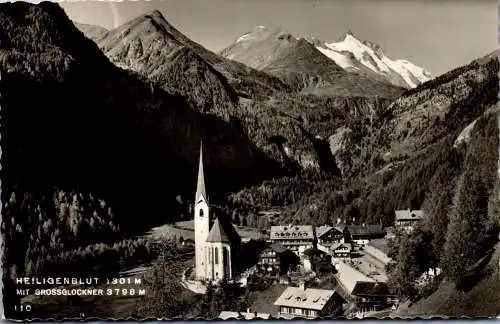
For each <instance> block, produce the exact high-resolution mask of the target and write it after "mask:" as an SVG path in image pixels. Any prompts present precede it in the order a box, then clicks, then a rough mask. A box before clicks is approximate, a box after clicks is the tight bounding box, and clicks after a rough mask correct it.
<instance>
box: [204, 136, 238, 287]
mask: <svg viewBox="0 0 500 324" xmlns="http://www.w3.org/2000/svg"><path fill="white" fill-rule="evenodd" d="M209 209H210V207H209V202H208V196H207V192H206V189H205V175H204V172H203V144H201V145H200V160H199V166H198V183H197V187H196V195H195V201H194V241H195V259H196V262H195V273H196V279H197V280H207V281H212V282H218V281H220V280H221V279H222V278H224V277H225V278H226V279H228V280H230V279H233V278H234V276H235V274H236V273H235V271H236V268H237V267H236V264H235V262H234V261H235V260H236V258H237V256H238V254H239V250H240V247H241V238H240V236H239V235H238V233H237V232H236V230H235V228H234V227H233V225H232V224H231V222H230V221H229V219H228V218H225V217H215V219H214V220H213V222H212V221H211V219H210V210H209Z"/></svg>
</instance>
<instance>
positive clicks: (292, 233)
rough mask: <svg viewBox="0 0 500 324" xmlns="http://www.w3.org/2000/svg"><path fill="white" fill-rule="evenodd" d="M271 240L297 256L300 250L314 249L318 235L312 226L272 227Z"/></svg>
mask: <svg viewBox="0 0 500 324" xmlns="http://www.w3.org/2000/svg"><path fill="white" fill-rule="evenodd" d="M270 240H271V242H272V243H280V244H281V245H283V246H284V247H285V248H287V249H290V250H291V251H293V252H295V253H296V254H297V255H299V254H300V252H299V250H305V249H310V248H314V247H315V246H316V235H315V233H314V228H313V226H312V225H288V226H271V233H270Z"/></svg>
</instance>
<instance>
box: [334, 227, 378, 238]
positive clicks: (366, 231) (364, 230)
mask: <svg viewBox="0 0 500 324" xmlns="http://www.w3.org/2000/svg"><path fill="white" fill-rule="evenodd" d="M346 226H347V228H348V229H349V233H351V235H353V236H356V235H376V236H379V235H385V232H384V229H383V227H382V225H380V224H378V225H370V224H362V225H359V224H355V225H345V224H342V225H337V226H335V228H336V229H337V230H339V231H341V232H343V231H344V229H345V228H346Z"/></svg>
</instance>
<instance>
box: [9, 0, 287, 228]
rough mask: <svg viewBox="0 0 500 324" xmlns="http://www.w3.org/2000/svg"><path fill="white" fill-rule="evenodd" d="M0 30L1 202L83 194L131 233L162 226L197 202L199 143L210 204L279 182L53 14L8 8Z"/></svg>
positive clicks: (233, 142) (47, 9)
mask: <svg viewBox="0 0 500 324" xmlns="http://www.w3.org/2000/svg"><path fill="white" fill-rule="evenodd" d="M0 26H2V28H1V30H0V40H1V42H2V49H1V52H0V53H1V57H2V59H1V61H0V62H1V69H2V71H4V72H3V73H2V90H3V91H2V120H3V124H2V127H3V129H2V149H3V154H2V172H3V177H2V186H3V189H4V190H3V191H2V193H3V197H2V198H3V199H7V198H6V197H8V194H9V192H10V191H11V190H12V188H14V187H17V188H24V189H25V190H45V189H47V190H51V189H52V188H54V187H62V188H69V190H71V189H74V188H80V189H82V190H87V191H90V192H95V193H96V194H101V195H103V196H104V197H105V198H106V199H109V200H110V201H111V202H112V205H113V206H114V207H115V208H116V214H117V216H118V218H120V219H121V220H122V221H123V223H122V225H123V226H124V227H125V228H127V227H128V228H135V229H138V228H139V227H140V226H147V224H148V223H149V222H151V221H159V219H158V217H160V218H161V219H162V221H163V222H165V221H166V220H167V221H168V219H169V217H170V218H173V217H175V214H176V212H175V209H172V208H177V207H176V206H177V203H176V202H175V197H176V195H178V194H182V195H185V194H187V195H188V197H189V196H190V194H191V193H192V190H193V185H194V184H195V177H196V166H197V163H198V162H197V158H198V156H199V152H198V148H199V143H200V139H203V140H204V148H205V149H206V152H205V154H204V156H205V163H206V164H205V165H206V169H207V171H206V174H207V184H208V186H209V187H211V189H210V190H211V191H212V192H213V195H214V196H217V192H221V191H227V190H229V189H230V188H233V186H238V185H244V184H245V183H252V182H254V181H256V182H258V181H260V180H259V179H261V178H262V177H266V174H267V175H271V174H274V175H277V174H280V168H279V167H278V166H277V164H276V163H274V162H272V161H271V160H270V159H268V158H266V157H265V155H263V154H262V153H261V152H260V151H259V150H258V149H256V148H255V146H254V145H253V144H252V143H251V142H249V141H248V139H247V138H246V136H245V135H244V134H242V133H241V131H240V130H238V129H237V128H235V127H233V126H232V125H230V124H227V123H225V122H223V121H222V120H220V119H219V118H216V117H214V116H210V115H203V114H200V113H199V112H198V111H196V110H195V109H192V107H191V106H190V105H189V103H188V102H186V100H185V99H184V98H182V97H180V96H178V95H173V94H171V93H168V92H166V91H163V90H161V89H159V88H157V87H155V86H154V85H152V84H151V83H150V82H148V81H144V80H142V79H141V78H140V77H139V76H138V75H136V74H133V73H131V72H128V71H124V70H121V69H119V68H116V67H115V66H114V65H112V64H111V63H110V62H109V61H108V60H107V58H106V57H105V56H104V55H103V54H102V52H101V51H100V50H99V49H98V47H97V46H96V45H95V43H93V42H92V41H90V40H88V39H87V38H85V37H83V35H82V33H81V32H79V31H78V30H77V29H76V28H75V26H74V25H73V24H72V23H71V21H70V20H69V19H68V18H67V16H66V14H65V13H64V11H63V10H62V9H61V8H60V7H59V6H58V5H57V4H54V3H49V2H42V3H41V4H39V5H31V4H27V3H22V2H16V3H10V4H3V5H2V6H0ZM27 94H29V95H27ZM35 161H36V162H35ZM224 179H230V180H224ZM169 197H170V198H169ZM137 215H141V216H140V217H141V219H142V221H141V224H140V226H139V225H138V224H137V222H136V221H134V217H137ZM161 215H165V216H161ZM167 215H168V216H167Z"/></svg>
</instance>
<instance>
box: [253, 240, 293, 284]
mask: <svg viewBox="0 0 500 324" xmlns="http://www.w3.org/2000/svg"><path fill="white" fill-rule="evenodd" d="M299 264H300V258H299V257H298V256H297V254H295V253H293V252H292V251H290V250H289V249H287V248H285V247H284V246H283V245H281V244H279V243H271V244H268V246H267V247H266V248H265V249H264V250H262V252H261V253H260V255H259V260H258V261H257V271H258V272H259V273H260V274H263V275H268V276H281V275H284V274H286V273H287V272H288V271H289V270H295V268H296V267H297V265H299Z"/></svg>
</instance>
